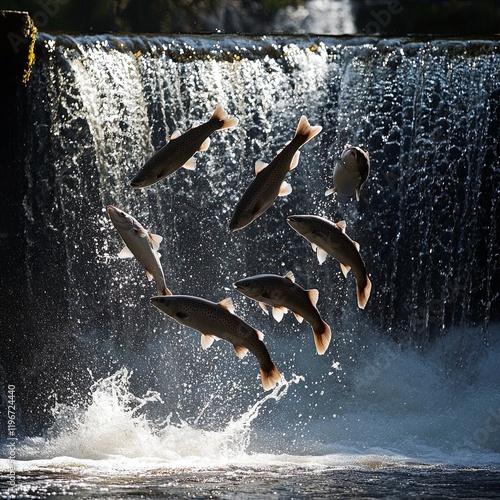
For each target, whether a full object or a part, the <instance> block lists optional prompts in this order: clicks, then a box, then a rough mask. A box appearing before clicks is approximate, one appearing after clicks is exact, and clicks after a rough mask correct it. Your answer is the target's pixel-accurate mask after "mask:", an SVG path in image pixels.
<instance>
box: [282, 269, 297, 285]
mask: <svg viewBox="0 0 500 500" xmlns="http://www.w3.org/2000/svg"><path fill="white" fill-rule="evenodd" d="M283 277H284V278H286V279H287V280H290V281H291V282H292V283H295V276H294V275H293V273H292V271H288V272H287V273H286V274H285V276H283Z"/></svg>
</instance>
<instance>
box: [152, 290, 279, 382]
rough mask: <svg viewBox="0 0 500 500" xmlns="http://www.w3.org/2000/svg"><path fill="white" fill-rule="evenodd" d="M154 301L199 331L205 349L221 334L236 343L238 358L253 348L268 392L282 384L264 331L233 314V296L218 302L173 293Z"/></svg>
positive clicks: (184, 323) (158, 306)
mask: <svg viewBox="0 0 500 500" xmlns="http://www.w3.org/2000/svg"><path fill="white" fill-rule="evenodd" d="M151 303H152V304H153V305H154V306H155V307H157V308H158V309H159V310H160V311H161V312H163V313H164V314H166V315H167V316H170V317H171V318H172V319H174V320H175V321H177V323H180V324H181V325H185V326H188V327H189V328H193V329H195V330H198V331H199V332H200V333H201V345H202V347H203V348H204V349H207V348H208V347H210V346H211V345H212V343H213V341H214V338H215V337H219V338H221V339H223V340H226V341H227V342H230V343H231V344H233V346H234V349H235V351H236V355H237V356H238V357H239V358H242V357H243V356H245V354H246V353H247V352H248V351H251V352H252V354H254V355H255V357H256V358H257V360H258V361H259V365H260V376H261V379H262V387H264V390H266V391H269V390H271V389H273V388H274V386H275V385H276V384H278V383H280V381H281V375H280V373H279V371H278V369H277V368H276V366H275V365H274V363H273V362H272V360H271V356H270V355H269V352H268V350H267V348H266V346H265V344H264V342H262V340H263V338H264V335H263V333H262V332H260V331H259V330H256V329H255V328H253V327H252V326H250V325H249V324H248V323H246V322H245V321H243V320H242V319H241V318H240V317H239V316H236V314H234V306H233V302H232V300H231V299H225V300H223V301H221V302H219V303H215V302H211V301H209V300H206V299H202V298H200V297H192V296H188V295H170V296H168V297H165V296H163V297H153V298H152V299H151Z"/></svg>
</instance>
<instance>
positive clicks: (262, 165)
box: [255, 160, 267, 175]
mask: <svg viewBox="0 0 500 500" xmlns="http://www.w3.org/2000/svg"><path fill="white" fill-rule="evenodd" d="M266 167H267V163H264V162H263V161H262V160H257V161H256V162H255V175H259V174H260V173H261V172H262V171H263V170H264V169H265V168H266Z"/></svg>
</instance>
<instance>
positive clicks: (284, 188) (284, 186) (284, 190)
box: [278, 181, 292, 196]
mask: <svg viewBox="0 0 500 500" xmlns="http://www.w3.org/2000/svg"><path fill="white" fill-rule="evenodd" d="M291 192H292V186H290V184H288V182H286V181H283V182H282V183H281V186H280V190H279V193H278V196H288V195H289V194H290V193H291Z"/></svg>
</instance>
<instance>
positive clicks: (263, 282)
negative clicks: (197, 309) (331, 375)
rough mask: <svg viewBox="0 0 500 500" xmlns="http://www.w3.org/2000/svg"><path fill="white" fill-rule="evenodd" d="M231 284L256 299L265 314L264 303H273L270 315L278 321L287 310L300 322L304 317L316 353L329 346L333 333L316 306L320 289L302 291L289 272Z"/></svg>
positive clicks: (265, 275)
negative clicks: (311, 334) (310, 328)
mask: <svg viewBox="0 0 500 500" xmlns="http://www.w3.org/2000/svg"><path fill="white" fill-rule="evenodd" d="M234 287H235V288H236V290H238V292H240V293H242V294H243V295H246V296H247V297H250V298H251V299H253V300H256V301H257V302H258V303H259V305H260V307H261V308H262V310H263V311H264V312H265V313H266V314H269V311H268V310H267V307H266V304H268V305H270V306H272V312H273V317H274V319H275V320H276V321H278V322H280V321H281V320H282V318H283V314H284V313H286V312H288V310H290V311H292V312H293V314H294V315H295V317H296V318H297V321H298V322H299V323H302V320H303V319H305V320H306V321H307V322H308V323H309V324H310V325H311V327H312V330H313V334H314V343H315V344H316V350H317V352H318V354H324V353H325V351H326V350H327V349H328V346H329V344H330V340H331V338H332V333H331V330H330V326H329V325H328V324H327V323H326V322H325V321H323V319H322V318H321V316H320V314H319V312H318V310H317V309H316V303H317V302H318V297H319V292H318V290H316V289H311V290H304V289H303V288H302V287H301V286H300V285H298V284H296V283H295V277H294V275H293V273H292V272H291V271H289V272H288V273H286V274H285V276H277V275H276V274H258V275H256V276H250V277H249V278H245V279H242V280H239V281H237V282H236V283H234Z"/></svg>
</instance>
